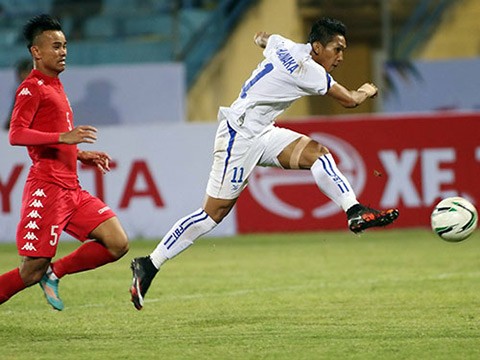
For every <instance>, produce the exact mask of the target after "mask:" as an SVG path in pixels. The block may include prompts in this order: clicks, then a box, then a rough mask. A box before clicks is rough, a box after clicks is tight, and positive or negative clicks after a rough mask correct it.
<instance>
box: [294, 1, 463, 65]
mask: <svg viewBox="0 0 480 360" xmlns="http://www.w3.org/2000/svg"><path fill="white" fill-rule="evenodd" d="M298 4H299V8H300V13H301V15H302V16H303V18H304V19H305V20H306V21H307V22H312V21H315V20H316V19H318V18H319V17H321V16H329V17H334V18H337V19H340V20H342V21H343V22H344V23H345V24H347V27H348V39H349V41H351V42H363V43H368V44H369V45H370V46H371V47H372V48H377V49H378V48H381V47H385V46H386V47H387V49H386V50H387V52H388V57H389V58H390V59H395V60H400V59H409V58H410V57H411V56H412V53H413V52H414V51H415V49H416V48H417V47H418V46H419V45H421V44H422V43H423V42H424V41H425V40H426V39H427V38H428V36H429V35H431V33H432V32H433V31H434V30H435V27H436V25H438V23H439V21H440V19H441V16H442V14H444V13H445V11H446V10H447V9H448V7H449V6H451V5H454V4H455V1H452V0H383V1H382V0H298ZM387 37H389V38H388V39H387Z"/></svg>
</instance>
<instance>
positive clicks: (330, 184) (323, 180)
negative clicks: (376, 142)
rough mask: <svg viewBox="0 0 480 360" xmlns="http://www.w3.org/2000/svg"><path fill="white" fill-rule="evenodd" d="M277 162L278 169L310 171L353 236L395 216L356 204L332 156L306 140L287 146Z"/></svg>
mask: <svg viewBox="0 0 480 360" xmlns="http://www.w3.org/2000/svg"><path fill="white" fill-rule="evenodd" d="M305 139H308V140H305ZM278 159H279V161H280V163H281V164H282V166H284V167H286V168H289V169H292V168H293V169H310V171H311V172H312V175H313V178H314V179H315V182H316V184H317V186H318V188H319V189H320V190H321V191H322V192H323V193H324V194H325V195H326V196H327V197H329V198H330V199H331V200H332V201H333V202H335V203H336V204H337V205H338V206H339V207H341V208H342V209H343V210H344V211H345V213H346V215H347V220H348V227H349V229H350V230H351V231H352V232H354V233H359V232H362V231H363V230H365V229H368V228H370V227H378V226H386V225H389V224H391V223H392V222H393V221H394V220H395V219H397V217H398V215H399V212H398V209H387V210H376V209H373V208H370V207H367V206H364V205H362V204H360V203H359V202H358V200H357V197H356V195H355V192H354V190H353V188H352V186H351V185H350V182H349V181H348V179H347V178H346V177H345V176H344V175H343V174H342V172H341V171H340V170H339V169H338V167H337V164H336V162H335V160H334V158H333V156H332V154H330V152H329V151H328V149H327V148H326V147H325V146H322V145H321V144H319V143H317V142H316V141H314V140H311V139H309V138H308V137H303V138H300V139H297V140H295V141H294V142H293V143H291V144H289V145H288V146H287V147H286V148H285V149H284V150H283V151H282V153H280V155H279V156H278ZM295 159H297V160H295Z"/></svg>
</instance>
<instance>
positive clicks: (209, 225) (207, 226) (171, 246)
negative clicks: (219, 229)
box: [150, 208, 217, 269]
mask: <svg viewBox="0 0 480 360" xmlns="http://www.w3.org/2000/svg"><path fill="white" fill-rule="evenodd" d="M215 226H217V223H216V222H215V221H213V219H212V218H211V217H210V216H208V214H207V213H206V212H205V211H204V210H203V209H201V208H200V209H198V210H197V211H195V212H193V213H192V214H190V215H187V216H185V217H184V218H182V219H180V220H178V221H177V222H176V223H175V225H173V227H172V228H171V229H170V230H169V231H168V232H167V234H166V235H165V236H164V238H163V239H162V241H161V242H160V243H159V244H158V245H157V247H156V248H155V250H154V251H153V252H152V253H151V254H150V259H151V260H152V263H153V265H154V266H155V267H156V268H157V269H160V266H161V265H162V264H163V263H164V262H165V261H167V260H169V259H172V258H174V257H175V256H177V255H178V254H180V253H181V252H182V251H184V250H185V249H186V248H188V247H189V246H190V245H192V244H193V242H194V241H195V240H196V239H198V238H199V237H200V236H202V235H205V234H206V233H208V232H209V231H210V230H212V229H213V228H215Z"/></svg>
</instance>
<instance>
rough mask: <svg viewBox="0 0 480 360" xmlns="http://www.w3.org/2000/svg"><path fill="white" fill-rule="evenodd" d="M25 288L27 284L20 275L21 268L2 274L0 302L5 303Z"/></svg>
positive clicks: (0, 277)
mask: <svg viewBox="0 0 480 360" xmlns="http://www.w3.org/2000/svg"><path fill="white" fill-rule="evenodd" d="M25 288H26V286H25V283H24V282H23V280H22V277H21V276H20V269H19V268H16V269H13V270H11V271H9V272H7V273H5V274H2V275H0V304H3V303H4V302H5V301H7V300H8V299H10V298H11V297H12V296H13V295H15V294H16V293H18V292H20V291H22V290H23V289H25Z"/></svg>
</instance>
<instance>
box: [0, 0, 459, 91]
mask: <svg viewBox="0 0 480 360" xmlns="http://www.w3.org/2000/svg"><path fill="white" fill-rule="evenodd" d="M257 2H258V1H255V0H242V1H237V0H84V1H72V0H35V1H31V0H0V46H1V47H2V52H1V56H0V68H1V67H12V66H13V65H14V64H15V63H16V62H17V61H18V60H19V59H21V58H23V57H24V56H25V48H24V44H23V39H22V35H21V29H22V27H23V25H24V24H25V22H26V21H27V20H28V19H29V18H30V17H31V16H33V15H36V14H40V13H50V14H53V15H55V16H57V17H58V18H59V19H60V20H61V22H62V26H63V28H64V32H65V34H66V35H67V38H68V40H69V48H71V49H72V50H73V51H71V52H70V54H69V64H72V65H94V64H108V63H117V64H122V63H131V62H165V61H180V62H184V63H185V65H186V69H187V85H188V86H189V85H191V84H192V83H193V81H194V80H195V78H196V77H197V76H198V74H199V72H200V71H201V69H202V67H203V66H204V65H205V64H206V63H207V62H208V60H209V58H211V57H212V56H213V55H214V54H215V52H216V51H217V50H218V49H219V48H220V47H221V45H222V43H223V42H224V41H225V39H226V38H227V36H228V35H229V33H230V32H231V30H232V28H233V26H234V25H235V24H236V22H237V21H238V20H239V19H240V18H241V16H242V15H243V13H244V12H245V11H246V10H247V9H248V8H249V6H250V5H252V4H254V3H257ZM452 3H454V2H453V1H451V0H385V1H382V0H297V5H298V7H299V10H300V14H301V16H302V17H303V19H304V22H305V23H311V22H312V21H313V20H315V19H318V18H319V17H320V16H325V15H326V16H330V17H336V18H338V19H340V20H343V21H344V22H345V23H347V24H348V28H349V40H351V41H356V42H364V43H368V44H369V45H371V46H372V48H379V47H381V46H386V47H388V48H389V52H388V53H389V57H390V58H391V59H408V58H409V57H410V56H411V54H412V52H413V51H414V50H415V48H416V47H417V46H418V45H420V44H421V43H422V41H424V40H425V38H426V37H427V36H428V35H429V34H430V33H431V32H432V30H433V29H434V27H435V25H436V23H437V22H438V21H439V19H440V16H441V14H442V13H443V12H444V11H445V9H446V8H448V6H449V5H451V4H452ZM385 4H388V9H385V6H386V5H385ZM386 17H387V18H386ZM386 20H387V22H388V25H389V28H388V29H385V21H386ZM387 30H388V31H387ZM386 32H391V34H393V35H392V36H391V38H390V39H387V40H385V38H386V34H385V33H386ZM386 42H387V43H386Z"/></svg>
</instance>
